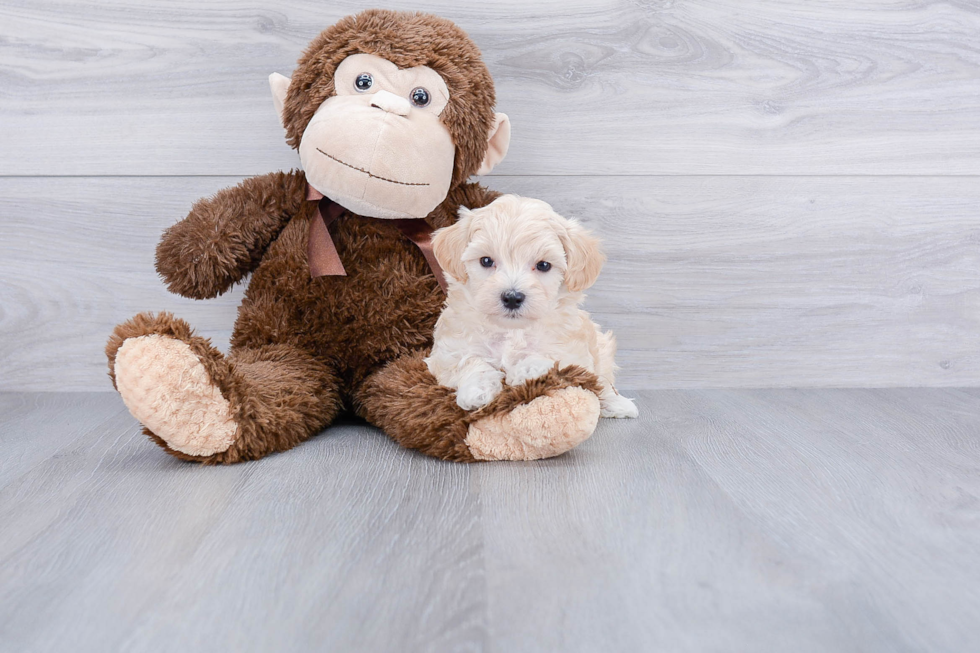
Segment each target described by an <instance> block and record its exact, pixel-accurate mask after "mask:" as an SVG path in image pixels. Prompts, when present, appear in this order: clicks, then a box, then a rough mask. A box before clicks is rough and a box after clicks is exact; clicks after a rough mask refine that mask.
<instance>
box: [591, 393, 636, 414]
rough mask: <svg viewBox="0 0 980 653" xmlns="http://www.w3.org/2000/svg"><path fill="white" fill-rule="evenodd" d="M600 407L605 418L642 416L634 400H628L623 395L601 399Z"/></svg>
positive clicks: (612, 395)
mask: <svg viewBox="0 0 980 653" xmlns="http://www.w3.org/2000/svg"><path fill="white" fill-rule="evenodd" d="M599 406H600V408H601V410H600V412H599V414H600V415H601V416H603V417H618V418H624V417H629V418H633V417H638V416H639V414H640V411H639V410H637V408H636V404H634V403H633V400H632V399H627V398H626V397H624V396H623V395H621V394H611V395H609V396H607V397H600V398H599Z"/></svg>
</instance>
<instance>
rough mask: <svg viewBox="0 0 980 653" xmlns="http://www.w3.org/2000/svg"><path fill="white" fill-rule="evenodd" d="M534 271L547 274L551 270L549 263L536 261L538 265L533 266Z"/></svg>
mask: <svg viewBox="0 0 980 653" xmlns="http://www.w3.org/2000/svg"><path fill="white" fill-rule="evenodd" d="M534 269H535V270H537V271H538V272H547V271H548V270H550V269H551V263H548V261H538V264H537V265H535V266H534Z"/></svg>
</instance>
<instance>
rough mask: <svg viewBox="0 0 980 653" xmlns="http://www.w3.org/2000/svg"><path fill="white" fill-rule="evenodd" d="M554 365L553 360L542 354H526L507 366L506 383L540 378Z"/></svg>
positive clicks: (511, 383)
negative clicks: (523, 357) (526, 355)
mask: <svg viewBox="0 0 980 653" xmlns="http://www.w3.org/2000/svg"><path fill="white" fill-rule="evenodd" d="M554 366H555V361H553V360H551V359H550V358H545V357H544V356H528V357H527V358H525V359H524V360H522V361H519V362H518V363H517V364H516V365H512V366H510V367H509V368H507V385H521V384H522V383H524V382H525V381H531V380H532V379H540V378H541V377H542V376H544V375H545V374H547V373H548V371H549V370H550V369H551V368H553V367H554Z"/></svg>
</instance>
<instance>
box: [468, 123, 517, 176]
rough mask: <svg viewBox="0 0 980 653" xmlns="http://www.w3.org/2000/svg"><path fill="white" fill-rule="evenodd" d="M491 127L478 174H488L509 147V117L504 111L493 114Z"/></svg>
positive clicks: (505, 154)
mask: <svg viewBox="0 0 980 653" xmlns="http://www.w3.org/2000/svg"><path fill="white" fill-rule="evenodd" d="M493 118H494V120H493V127H491V128H490V138H489V139H487V153H486V156H484V157H483V163H482V164H481V165H480V169H479V170H477V171H476V174H478V175H486V174H489V172H490V171H491V170H493V169H494V167H495V166H496V165H497V164H498V163H500V162H501V161H503V160H504V157H505V156H507V148H508V147H510V118H508V117H507V114H506V113H496V114H494V116H493Z"/></svg>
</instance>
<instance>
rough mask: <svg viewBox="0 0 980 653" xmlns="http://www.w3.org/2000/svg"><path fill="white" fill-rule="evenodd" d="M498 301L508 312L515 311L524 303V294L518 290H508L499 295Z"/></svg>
mask: <svg viewBox="0 0 980 653" xmlns="http://www.w3.org/2000/svg"><path fill="white" fill-rule="evenodd" d="M500 301H501V302H502V303H503V305H504V306H505V307H506V308H507V310H509V311H516V310H517V309H519V308H520V307H521V304H523V303H524V293H522V292H520V291H518V290H508V291H506V292H504V293H501V295H500Z"/></svg>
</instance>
